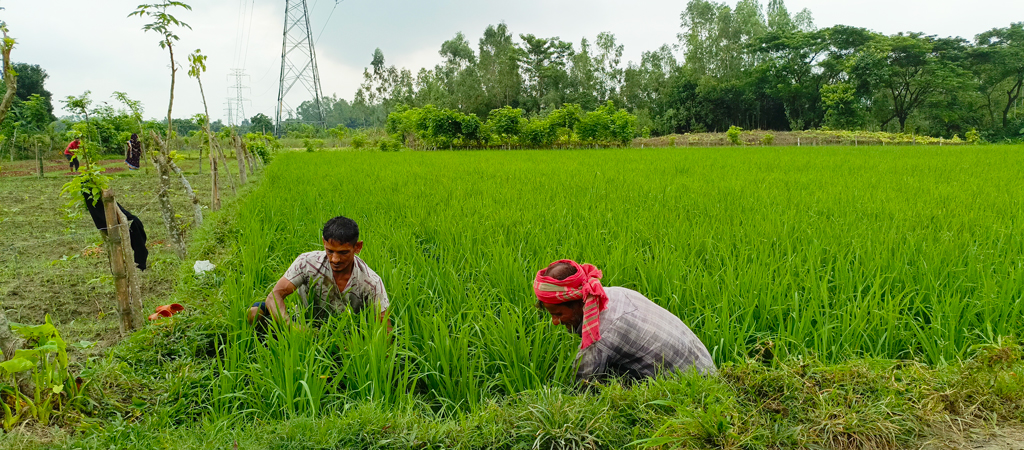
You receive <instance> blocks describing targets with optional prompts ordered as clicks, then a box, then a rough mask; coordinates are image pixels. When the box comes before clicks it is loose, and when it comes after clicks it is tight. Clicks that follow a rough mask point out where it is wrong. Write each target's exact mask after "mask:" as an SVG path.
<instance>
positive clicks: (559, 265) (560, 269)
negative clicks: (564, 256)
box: [544, 262, 577, 281]
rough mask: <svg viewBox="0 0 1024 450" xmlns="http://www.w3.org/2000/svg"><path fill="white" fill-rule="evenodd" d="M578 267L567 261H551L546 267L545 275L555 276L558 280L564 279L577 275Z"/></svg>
mask: <svg viewBox="0 0 1024 450" xmlns="http://www.w3.org/2000/svg"><path fill="white" fill-rule="evenodd" d="M576 272H577V270H576V268H575V267H573V265H572V264H569V263H565V262H556V263H551V265H550V266H548V268H547V269H544V276H546V277H551V278H554V279H556V280H558V281H562V280H564V279H566V278H569V277H571V276H573V275H576Z"/></svg>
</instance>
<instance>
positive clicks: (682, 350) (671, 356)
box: [576, 287, 716, 380]
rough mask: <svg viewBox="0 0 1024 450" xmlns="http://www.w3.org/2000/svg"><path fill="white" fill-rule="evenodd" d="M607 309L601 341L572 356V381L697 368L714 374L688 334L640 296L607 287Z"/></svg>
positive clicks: (708, 356) (707, 355) (703, 352)
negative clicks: (573, 362) (573, 357)
mask: <svg viewBox="0 0 1024 450" xmlns="http://www.w3.org/2000/svg"><path fill="white" fill-rule="evenodd" d="M604 290H605V293H607V294H608V308H607V309H605V310H604V311H601V340H599V341H597V342H595V343H593V344H591V345H590V346H589V347H587V348H585V349H583V350H580V351H579V353H577V354H576V363H577V371H576V379H578V380H600V379H603V378H608V377H624V378H632V379H639V378H645V377H653V376H656V375H657V374H659V373H663V372H667V371H676V370H684V371H685V370H689V369H690V368H696V369H697V370H698V371H699V372H701V373H704V374H710V373H715V371H716V370H715V363H714V361H712V359H711V354H710V353H708V349H707V348H706V347H704V344H703V343H702V342H701V341H700V339H698V338H697V336H696V335H695V334H693V331H690V328H688V327H687V326H686V324H684V323H683V321H682V320H679V318H678V317H676V316H675V315H674V314H672V313H670V312H668V310H666V309H665V308H662V307H660V306H658V305H657V304H655V303H654V302H652V301H650V300H649V299H648V298H647V297H644V296H643V295H641V294H640V293H639V292H636V291H633V290H630V289H626V288H623V287H606V288H604Z"/></svg>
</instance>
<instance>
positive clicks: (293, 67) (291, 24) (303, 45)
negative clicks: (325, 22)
mask: <svg viewBox="0 0 1024 450" xmlns="http://www.w3.org/2000/svg"><path fill="white" fill-rule="evenodd" d="M296 83H298V84H300V85H302V86H303V87H305V88H306V91H307V92H308V93H309V94H310V95H312V96H313V101H314V102H315V103H316V109H317V112H319V117H318V121H317V124H318V125H319V126H320V127H324V126H325V125H326V122H327V116H326V115H325V114H324V107H323V104H322V103H321V98H323V95H322V92H321V90H320V72H319V70H317V67H316V52H315V51H314V50H313V31H312V30H311V29H310V27H309V11H308V10H307V9H306V0H285V2H284V37H283V38H282V42H281V78H280V80H279V82H278V88H277V112H276V116H277V117H276V118H275V121H274V134H276V135H280V134H281V132H282V131H283V130H282V129H281V113H282V111H284V108H285V102H284V97H285V95H287V94H288V92H289V91H291V90H292V87H294V86H295V84H296Z"/></svg>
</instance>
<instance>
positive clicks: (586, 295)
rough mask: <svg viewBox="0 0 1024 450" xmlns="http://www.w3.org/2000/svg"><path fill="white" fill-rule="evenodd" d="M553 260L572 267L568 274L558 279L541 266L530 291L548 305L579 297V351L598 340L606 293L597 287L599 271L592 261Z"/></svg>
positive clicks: (605, 305) (599, 285) (606, 305)
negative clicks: (580, 314)
mask: <svg viewBox="0 0 1024 450" xmlns="http://www.w3.org/2000/svg"><path fill="white" fill-rule="evenodd" d="M556 263H567V264H569V265H571V266H573V267H575V268H576V273H575V274H573V275H572V276H570V277H568V278H566V279H564V280H558V279H556V278H552V277H548V276H545V275H544V271H545V270H547V269H546V268H545V269H541V270H540V271H539V272H537V277H536V278H534V280H533V292H534V294H536V295H537V299H538V300H540V301H541V302H544V303H547V304H549V305H557V304H559V303H565V302H571V301H574V300H583V330H582V331H583V333H582V334H583V342H582V343H580V350H582V349H585V348H587V347H588V346H590V344H593V343H595V342H597V341H599V340H601V315H600V312H601V311H604V310H605V309H607V308H608V295H607V294H605V293H604V287H602V286H601V271H600V270H598V269H597V267H594V265H592V264H583V265H580V264H577V263H576V261H573V260H571V259H562V260H558V261H555V262H554V263H552V264H556Z"/></svg>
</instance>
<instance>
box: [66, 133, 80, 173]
mask: <svg viewBox="0 0 1024 450" xmlns="http://www.w3.org/2000/svg"><path fill="white" fill-rule="evenodd" d="M81 145H82V142H81V141H79V140H78V139H77V138H76V139H75V140H73V141H71V143H70V144H68V146H67V148H65V149H64V158H65V159H67V160H68V169H70V170H71V171H72V172H78V155H77V154H76V153H77V152H76V150H78V149H79V147H80V146H81Z"/></svg>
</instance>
